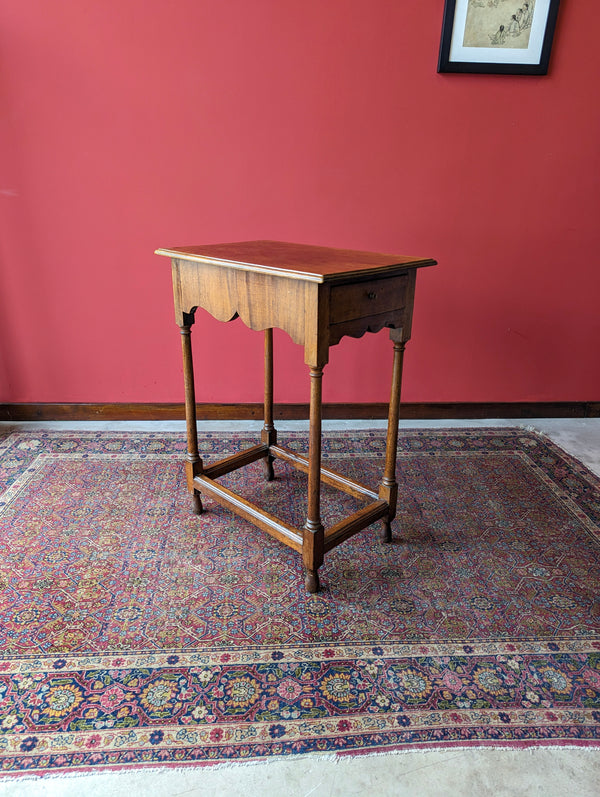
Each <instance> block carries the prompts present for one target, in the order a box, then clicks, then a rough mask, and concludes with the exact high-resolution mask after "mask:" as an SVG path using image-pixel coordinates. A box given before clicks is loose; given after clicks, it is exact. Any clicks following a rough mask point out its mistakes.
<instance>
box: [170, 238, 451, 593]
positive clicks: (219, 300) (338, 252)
mask: <svg viewBox="0 0 600 797" xmlns="http://www.w3.org/2000/svg"><path fill="white" fill-rule="evenodd" d="M156 254H159V255H166V256H167V257H170V258H171V263H172V270H173V293H174V299H175V316H176V320H177V323H178V325H179V327H180V330H181V335H182V349H183V369H184V381H185V407H186V422H187V460H186V474H187V484H188V489H189V491H190V493H191V494H192V496H193V509H194V511H195V512H196V513H197V514H201V513H202V511H203V509H202V501H201V495H205V496H210V497H211V498H213V499H214V500H215V501H217V502H218V503H220V504H222V505H223V506H225V507H227V508H228V509H231V510H232V511H233V512H235V513H237V514H238V515H240V516H241V517H243V518H245V519H246V520H249V521H251V522H252V523H254V524H256V525H257V526H259V527H260V528H261V529H263V530H264V531H266V532H268V533H269V534H271V535H272V536H273V537H275V538H276V539H278V540H280V541H281V542H283V543H284V544H285V545H288V546H290V547H291V548H293V549H294V550H296V551H298V552H299V553H301V554H302V559H303V562H304V568H305V571H306V580H305V583H306V589H307V590H308V591H309V592H318V591H319V573H318V570H319V567H320V566H321V565H322V563H323V558H324V555H325V553H327V551H330V550H331V549H332V548H335V546H336V545H339V544H340V543H341V542H343V541H344V540H347V539H348V538H349V537H352V536H353V535H354V534H356V533H357V532H359V531H361V530H362V529H364V528H366V527H367V526H370V525H371V524H372V523H374V522H375V521H377V520H383V521H384V529H385V530H384V539H385V540H386V541H388V542H389V541H390V540H391V525H390V524H391V522H392V520H393V519H394V517H395V514H396V502H397V495H398V485H397V483H396V477H395V471H396V450H397V442H398V413H399V404H400V384H401V379H402V360H403V354H404V345H405V343H406V341H407V340H408V339H409V338H410V332H411V321H412V311H413V301H414V292H415V281H416V274H417V269H418V268H421V267H422V266H432V265H435V262H436V261H435V260H431V259H429V258H412V257H399V256H396V255H385V254H377V253H372V252H356V251H350V250H344V249H331V248H326V247H318V246H307V245H303V244H289V243H281V242H278V241H246V242H242V243H229V244H214V245H209V246H190V247H177V248H174V249H158V250H157V251H156ZM198 307H202V308H203V309H205V310H207V311H208V312H209V313H210V314H211V315H213V316H214V317H215V318H217V319H218V320H219V321H232V320H233V319H234V318H237V317H238V316H239V317H240V318H241V319H242V321H243V322H244V323H245V324H246V326H248V327H250V329H254V330H264V333H265V401H264V426H263V430H262V433H261V444H260V445H256V446H253V447H252V448H249V449H247V450H245V451H241V452H239V453H237V454H234V455H233V456H230V457H227V458H226V459H223V460H221V461H220V462H216V463H214V464H212V465H209V466H207V467H205V466H204V464H203V462H202V459H201V457H200V452H199V451H198V436H197V427H196V399H195V390H194V370H193V360H192V348H191V338H190V332H191V327H192V324H193V323H194V314H195V312H196V309H197V308H198ZM273 327H279V328H281V329H284V330H285V331H286V332H287V333H288V334H289V335H290V337H291V338H292V340H293V341H294V342H295V343H299V344H301V345H302V346H304V355H305V357H304V359H305V362H306V364H307V365H308V367H309V370H310V384H311V391H310V427H309V450H308V457H305V456H302V455H300V454H298V453H296V452H294V451H291V450H289V449H287V448H285V447H283V446H281V445H278V443H277V432H276V430H275V426H274V424H273ZM383 327H389V328H390V338H391V340H392V341H393V344H394V361H393V376H392V389H391V398H390V405H389V416H388V429H387V443H386V458H385V470H384V474H383V478H382V481H381V484H380V486H379V490H378V492H377V493H375V492H373V491H372V490H370V489H369V488H368V487H366V486H365V485H363V484H360V483H359V482H356V481H354V480H352V479H349V478H347V477H346V476H343V475H341V474H339V473H336V472H335V471H333V470H331V469H329V468H325V467H321V417H322V413H321V383H322V376H323V368H324V366H325V365H326V363H327V361H328V357H329V347H330V346H333V345H335V344H336V343H339V341H340V340H341V338H342V337H344V335H350V336H352V337H360V336H362V335H363V334H364V333H365V332H378V331H379V330H380V329H382V328H383ZM274 458H277V459H281V460H283V461H285V462H288V463H290V465H292V466H293V467H295V468H297V469H299V470H301V471H304V472H306V473H308V510H307V519H306V523H305V525H304V527H303V528H302V529H299V528H295V527H293V526H291V525H289V524H287V523H285V522H284V521H283V520H281V519H279V518H277V517H275V516H273V515H271V514H270V513H269V512H266V511H264V510H263V509H260V508H259V507H258V506H256V505H254V504H252V503H250V502H249V501H246V500H244V499H243V498H241V497H240V496H238V495H236V494H235V493H233V492H232V491H231V490H228V489H227V488H226V487H224V486H223V485H221V484H219V483H218V481H217V479H218V478H219V477H220V476H223V475H225V474H226V473H230V472H231V471H233V470H236V469H237V468H241V467H243V466H244V465H248V464H249V463H251V462H255V461H257V460H259V459H263V460H264V461H265V470H266V478H267V479H269V480H270V479H273V460H274ZM322 481H323V482H326V483H327V484H330V485H333V486H334V487H336V488H337V489H339V490H342V491H344V492H346V493H348V494H350V495H352V496H354V497H356V498H359V499H361V500H363V501H365V502H366V504H365V506H364V507H363V508H362V509H360V510H359V511H357V512H355V513H354V514H352V515H350V516H349V517H346V518H344V519H343V520H341V521H340V522H338V523H336V524H335V525H334V526H331V527H330V528H327V529H324V528H323V524H322V523H321V514H320V497H321V482H322Z"/></svg>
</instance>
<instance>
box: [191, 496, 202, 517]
mask: <svg viewBox="0 0 600 797" xmlns="http://www.w3.org/2000/svg"><path fill="white" fill-rule="evenodd" d="M192 512H193V513H194V515H201V514H202V513H203V512H204V507H203V506H202V496H201V495H200V493H199V492H198V490H194V492H193V493H192Z"/></svg>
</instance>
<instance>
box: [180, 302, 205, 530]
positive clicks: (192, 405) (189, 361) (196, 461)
mask: <svg viewBox="0 0 600 797" xmlns="http://www.w3.org/2000/svg"><path fill="white" fill-rule="evenodd" d="M182 320H183V323H182V324H180V326H179V329H180V332H181V350H182V353H183V379H184V384H185V421H186V428H187V456H186V462H185V473H186V477H187V485H188V490H189V491H190V493H191V495H192V511H193V512H194V514H196V515H201V514H202V499H201V497H200V493H199V492H198V490H196V489H195V486H194V476H197V475H198V474H200V473H202V467H203V466H202V460H201V459H200V453H199V451H198V429H197V426H196V391H195V388H194V362H193V358H192V340H191V332H192V330H191V327H192V324H193V323H194V314H193V313H183V319H182Z"/></svg>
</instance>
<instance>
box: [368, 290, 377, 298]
mask: <svg viewBox="0 0 600 797" xmlns="http://www.w3.org/2000/svg"><path fill="white" fill-rule="evenodd" d="M367 298H368V299H376V298H377V294H376V293H374V292H373V291H369V293H367Z"/></svg>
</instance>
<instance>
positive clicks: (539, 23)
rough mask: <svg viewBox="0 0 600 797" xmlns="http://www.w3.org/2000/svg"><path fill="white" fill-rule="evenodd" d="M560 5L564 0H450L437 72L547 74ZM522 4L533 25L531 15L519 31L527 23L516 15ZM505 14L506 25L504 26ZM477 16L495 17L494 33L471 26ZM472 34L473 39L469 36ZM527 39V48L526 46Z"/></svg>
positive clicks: (445, 10)
mask: <svg viewBox="0 0 600 797" xmlns="http://www.w3.org/2000/svg"><path fill="white" fill-rule="evenodd" d="M559 3H560V0H445V6H444V21H443V24H442V37H441V42H440V53H439V59H438V69H437V71H438V72H462V73H478V74H488V75H546V74H547V73H548V64H549V62H550V51H551V49H552V40H553V38H554V29H555V27H556V18H557V15H558V6H559ZM532 4H533V8H531V6H532ZM517 6H518V7H520V11H521V17H520V19H521V20H523V12H524V11H525V12H526V13H529V28H528V29H527V26H526V22H527V18H526V19H525V21H524V23H523V27H522V28H521V29H520V30H517V27H516V25H519V26H520V24H521V23H520V22H519V20H517V19H516V18H517V15H518V11H515V14H514V15H513V14H512V13H511V12H512V11H513V10H514V9H515V8H516V7H517ZM503 12H505V15H506V25H502V24H501V25H498V21H499V20H502V13H503ZM477 14H478V15H479V20H481V19H483V17H484V15H486V14H487V15H488V16H489V18H490V28H489V31H491V32H487V33H484V32H483V29H482V28H481V27H478V28H475V27H474V25H472V26H471V28H468V25H469V24H470V23H471V22H472V21H473V20H475V15H477ZM492 22H493V25H492V24H491V23H492ZM515 22H516V25H515ZM480 24H481V23H480ZM471 30H472V31H473V32H470V31H471ZM469 36H471V37H472V41H469V40H468V37H469ZM484 36H488V38H489V39H490V44H489V46H485V44H484V43H483V37H484ZM511 37H512V38H511ZM519 39H520V41H519ZM513 40H514V41H515V43H517V45H518V46H517V47H515V48H511V47H510V43H511V41H513ZM525 41H526V43H527V46H524V43H525ZM471 45H472V46H471Z"/></svg>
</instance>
